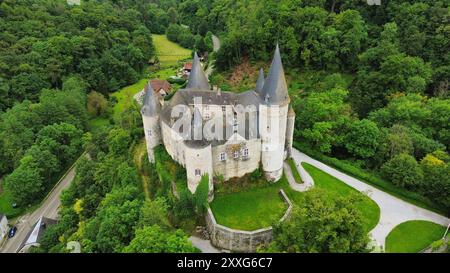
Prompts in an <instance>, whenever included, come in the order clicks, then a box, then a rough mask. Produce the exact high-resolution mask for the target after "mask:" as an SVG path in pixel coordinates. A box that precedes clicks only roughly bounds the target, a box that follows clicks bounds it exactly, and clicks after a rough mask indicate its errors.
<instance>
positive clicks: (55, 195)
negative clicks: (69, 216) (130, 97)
mask: <svg viewBox="0 0 450 273" xmlns="http://www.w3.org/2000/svg"><path fill="white" fill-rule="evenodd" d="M74 177H75V168H74V167H72V168H71V169H70V171H69V172H67V174H66V176H65V177H64V178H63V179H62V180H61V181H60V182H59V184H58V185H57V186H56V187H55V188H54V189H53V190H52V191H51V193H50V194H49V195H48V196H47V198H46V199H45V200H44V202H43V203H42V205H41V206H40V207H39V208H38V209H36V210H35V211H34V212H32V213H28V214H26V215H23V216H21V217H20V218H19V219H18V221H17V224H16V226H17V233H16V235H15V236H14V237H13V238H11V239H9V240H7V241H6V243H5V244H3V246H2V248H1V250H0V251H1V252H2V253H15V252H17V251H18V248H19V247H20V246H21V244H22V242H23V241H24V240H25V238H26V236H27V235H28V233H29V232H30V230H31V228H32V227H33V225H34V224H35V223H36V222H37V221H38V220H39V218H40V217H41V216H44V217H47V218H52V219H56V218H57V217H58V209H59V206H60V205H61V201H60V199H59V196H60V195H61V192H62V190H63V189H66V188H67V187H69V185H70V183H71V182H72V180H73V178H74Z"/></svg>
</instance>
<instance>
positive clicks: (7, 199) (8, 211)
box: [0, 191, 23, 218]
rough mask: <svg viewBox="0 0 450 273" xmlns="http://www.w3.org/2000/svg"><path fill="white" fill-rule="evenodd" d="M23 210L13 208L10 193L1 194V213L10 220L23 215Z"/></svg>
mask: <svg viewBox="0 0 450 273" xmlns="http://www.w3.org/2000/svg"><path fill="white" fill-rule="evenodd" d="M22 211H23V210H21V209H19V208H16V209H14V208H13V207H12V201H11V195H10V194H9V193H8V192H5V191H4V192H2V193H0V213H2V214H5V215H6V217H8V218H14V217H15V216H18V215H20V214H21V213H22Z"/></svg>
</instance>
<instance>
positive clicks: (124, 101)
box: [112, 79, 148, 119]
mask: <svg viewBox="0 0 450 273" xmlns="http://www.w3.org/2000/svg"><path fill="white" fill-rule="evenodd" d="M147 81H148V79H142V80H140V81H138V82H137V83H135V84H133V85H130V86H127V87H124V88H122V89H120V90H119V91H117V92H114V93H113V94H112V96H114V97H116V98H117V103H116V105H114V110H113V117H114V119H118V118H119V117H120V115H121V114H122V112H123V111H124V110H125V109H127V108H129V107H130V106H131V105H132V103H134V99H133V96H134V95H135V94H136V93H139V92H140V91H141V90H142V89H144V86H145V84H146V83H147Z"/></svg>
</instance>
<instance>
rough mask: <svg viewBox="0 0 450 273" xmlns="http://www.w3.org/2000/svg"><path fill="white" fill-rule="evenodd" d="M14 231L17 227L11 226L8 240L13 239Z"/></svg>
mask: <svg viewBox="0 0 450 273" xmlns="http://www.w3.org/2000/svg"><path fill="white" fill-rule="evenodd" d="M16 231H17V227H16V226H12V228H11V229H10V230H9V233H8V238H12V237H14V235H16Z"/></svg>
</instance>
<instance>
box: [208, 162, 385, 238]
mask: <svg viewBox="0 0 450 273" xmlns="http://www.w3.org/2000/svg"><path fill="white" fill-rule="evenodd" d="M303 166H304V167H305V169H306V170H307V171H308V172H309V173H310V174H311V176H312V178H313V179H314V181H315V183H316V187H317V188H321V189H324V190H325V191H326V192H328V193H329V194H330V198H333V197H338V196H347V195H350V194H360V193H359V192H358V191H356V190H355V189H353V188H351V187H349V186H347V185H346V184H344V183H343V182H341V181H339V180H338V179H336V178H334V177H332V176H330V175H328V174H326V173H324V172H322V171H321V170H319V169H317V168H315V167H313V166H311V165H308V164H303ZM280 188H282V189H284V191H285V192H286V193H287V195H288V196H289V198H290V199H291V200H292V201H293V202H294V204H300V203H301V202H303V196H304V193H300V192H296V191H294V190H292V189H291V188H290V186H289V184H288V183H287V181H286V178H284V177H283V178H282V179H281V180H280V181H279V182H277V183H275V184H267V185H266V186H264V187H260V188H252V189H248V190H243V191H241V192H239V193H233V194H218V195H216V196H215V198H214V201H213V202H212V203H211V209H212V210H213V213H214V216H215V217H216V220H217V222H218V223H220V224H222V225H225V226H228V227H231V228H238V229H243V230H254V229H258V228H262V227H267V226H269V225H271V224H272V223H273V220H275V221H276V220H277V219H279V218H280V217H281V215H282V214H283V213H284V209H285V206H284V204H283V202H282V200H281V198H280V197H279V195H278V191H279V189H280ZM361 196H362V199H363V200H362V201H361V202H360V203H358V204H357V207H358V209H359V210H360V211H361V214H362V216H363V218H364V220H363V221H364V223H363V224H364V228H365V229H366V230H367V232H369V231H370V230H371V229H372V228H374V227H375V226H376V224H377V223H378V221H379V217H380V209H379V208H378V205H377V204H376V203H375V202H374V201H372V200H371V199H370V198H369V197H367V196H365V195H362V194H361Z"/></svg>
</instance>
